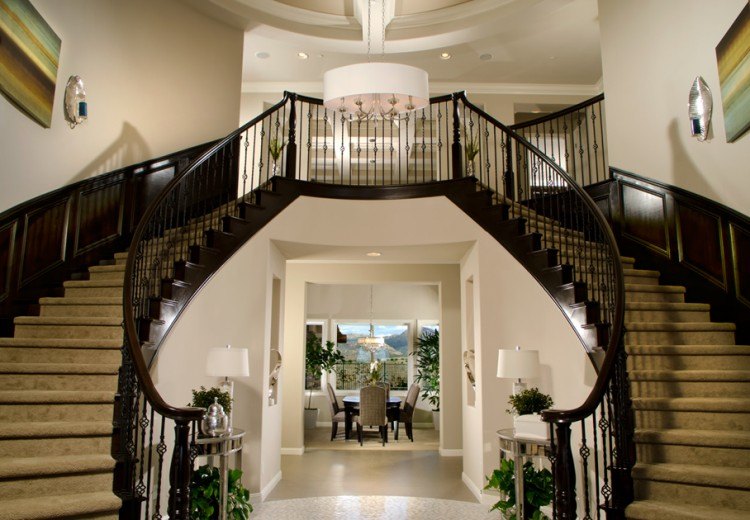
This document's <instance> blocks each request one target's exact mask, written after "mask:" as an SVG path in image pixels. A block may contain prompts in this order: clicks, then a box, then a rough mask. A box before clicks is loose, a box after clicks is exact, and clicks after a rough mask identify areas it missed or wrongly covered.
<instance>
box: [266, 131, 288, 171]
mask: <svg viewBox="0 0 750 520" xmlns="http://www.w3.org/2000/svg"><path fill="white" fill-rule="evenodd" d="M284 146H286V143H285V142H284V141H279V140H278V139H271V140H270V141H269V143H268V154H269V155H270V156H271V160H272V161H273V173H272V174H273V175H276V174H277V173H278V172H277V163H278V162H279V158H280V157H281V151H282V150H283V149H284Z"/></svg>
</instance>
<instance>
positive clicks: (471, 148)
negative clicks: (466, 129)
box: [464, 139, 479, 177]
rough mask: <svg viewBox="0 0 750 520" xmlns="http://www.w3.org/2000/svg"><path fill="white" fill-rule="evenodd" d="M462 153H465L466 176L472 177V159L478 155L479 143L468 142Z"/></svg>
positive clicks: (476, 141) (475, 140)
mask: <svg viewBox="0 0 750 520" xmlns="http://www.w3.org/2000/svg"><path fill="white" fill-rule="evenodd" d="M464 152H465V153H466V175H467V176H469V177H470V176H472V175H474V158H475V157H476V156H477V154H478V153H479V141H478V140H477V139H474V140H472V141H469V142H467V143H466V145H465V146H464Z"/></svg>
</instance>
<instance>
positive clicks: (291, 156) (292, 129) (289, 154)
mask: <svg viewBox="0 0 750 520" xmlns="http://www.w3.org/2000/svg"><path fill="white" fill-rule="evenodd" d="M289 100H290V101H291V106H290V107H289V136H288V139H287V143H286V175H285V176H286V178H287V179H294V178H295V177H296V175H297V94H291V95H290V96H289Z"/></svg>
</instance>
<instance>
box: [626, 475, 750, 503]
mask: <svg viewBox="0 0 750 520" xmlns="http://www.w3.org/2000/svg"><path fill="white" fill-rule="evenodd" d="M633 478H636V479H645V480H656V481H660V482H676V483H681V484H694V485H704V486H716V487H724V488H733V489H747V490H750V472H748V470H747V469H746V468H728V467H721V466H718V467H717V466H700V465H695V464H669V463H660V464H642V463H638V464H636V465H635V467H634V468H633ZM748 514H750V513H748Z"/></svg>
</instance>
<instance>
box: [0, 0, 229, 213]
mask: <svg viewBox="0 0 750 520" xmlns="http://www.w3.org/2000/svg"><path fill="white" fill-rule="evenodd" d="M34 6H35V7H36V8H37V10H38V11H39V12H40V13H41V15H42V16H43V17H44V18H45V20H46V21H47V22H48V23H49V25H50V26H51V27H52V29H53V30H54V31H55V32H56V33H57V35H58V36H59V37H60V38H61V40H62V48H61V53H60V66H59V69H58V73H57V86H56V91H55V102H54V107H53V116H52V127H51V128H49V129H45V128H42V127H41V126H40V125H38V124H37V123H35V122H33V121H32V120H31V119H30V118H28V117H27V116H26V115H24V114H23V113H21V112H20V111H19V110H17V109H16V108H15V107H14V106H13V105H11V104H10V102H8V101H7V100H6V99H4V98H0V121H2V124H1V125H0V157H2V160H3V166H2V172H1V173H0V178H2V184H3V186H9V185H11V184H12V186H13V189H12V190H10V189H4V190H1V191H0V211H2V210H4V209H7V208H9V207H11V206H14V205H16V204H18V203H20V202H23V201H25V200H28V199H30V198H32V197H34V196H36V195H40V194H42V193H45V192H47V191H50V190H53V189H56V188H58V187H60V186H62V185H65V184H68V183H71V182H74V181H78V180H81V179H85V178H87V177H91V176H94V175H97V174H100V173H105V172H107V171H111V170H114V169H117V168H119V167H122V166H127V165H129V164H133V163H137V162H140V161H144V160H147V159H151V158H154V157H158V156H160V155H164V154H167V153H170V152H174V151H178V150H181V149H184V148H188V147H190V146H194V145H197V144H200V143H203V142H206V141H209V140H212V139H216V138H219V137H223V136H224V135H226V134H228V133H229V132H231V131H232V130H234V129H235V128H237V114H238V113H239V99H240V86H241V73H242V70H241V69H242V39H243V33H242V31H241V30H239V29H235V28H230V27H229V26H227V25H224V24H222V23H220V22H217V21H215V20H213V19H210V18H207V17H206V16H204V15H202V14H199V13H198V12H197V11H195V10H193V8H191V7H188V6H187V5H186V4H184V3H183V2H180V1H178V0H160V1H158V2H153V1H150V0H128V1H127V2H123V1H120V0H67V1H65V2H60V1H59V0H35V1H34ZM76 74H77V75H79V76H81V77H82V78H83V80H84V82H85V86H86V92H87V101H88V103H89V119H88V121H86V122H85V123H84V124H83V125H80V126H78V127H77V128H75V129H73V130H71V129H70V128H69V127H68V126H67V123H66V122H65V120H64V117H63V96H64V90H65V85H66V83H67V81H68V77H70V76H71V75H76Z"/></svg>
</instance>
